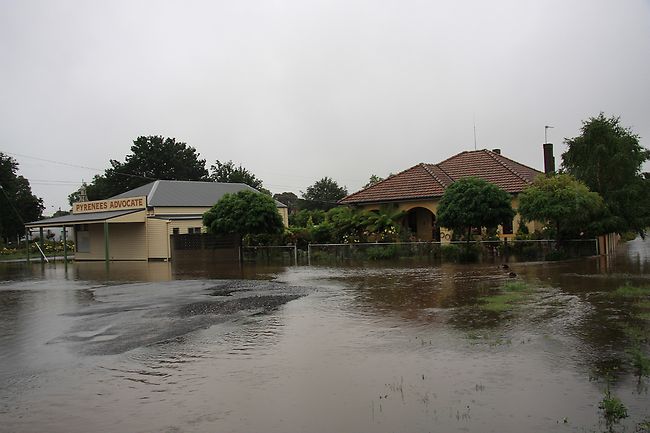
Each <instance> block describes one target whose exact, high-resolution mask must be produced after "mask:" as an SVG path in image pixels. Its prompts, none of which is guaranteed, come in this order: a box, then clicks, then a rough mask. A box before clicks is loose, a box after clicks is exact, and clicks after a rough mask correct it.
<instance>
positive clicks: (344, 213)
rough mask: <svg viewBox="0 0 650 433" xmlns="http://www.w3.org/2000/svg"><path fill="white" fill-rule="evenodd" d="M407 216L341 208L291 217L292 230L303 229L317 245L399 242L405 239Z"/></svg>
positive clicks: (385, 211) (302, 211)
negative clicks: (405, 220)
mask: <svg viewBox="0 0 650 433" xmlns="http://www.w3.org/2000/svg"><path fill="white" fill-rule="evenodd" d="M403 217H404V213H403V212H401V211H398V210H396V209H393V208H385V209H379V210H376V211H362V210H357V209H353V208H350V207H345V206H339V207H335V208H333V209H330V210H329V211H327V212H324V211H322V210H314V211H308V210H305V209H303V210H301V211H300V212H298V213H296V214H295V215H290V216H289V224H290V226H291V228H292V230H295V231H298V230H297V229H299V228H300V229H303V232H305V233H309V239H308V240H307V242H309V241H311V242H313V243H328V242H333V243H352V242H395V241H399V240H401V237H402V235H403V233H402V232H403V229H402V225H401V220H402V219H403Z"/></svg>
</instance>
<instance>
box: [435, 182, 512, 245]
mask: <svg viewBox="0 0 650 433" xmlns="http://www.w3.org/2000/svg"><path fill="white" fill-rule="evenodd" d="M511 201H512V197H510V194H508V193H507V192H505V191H504V190H502V189H501V188H499V187H498V186H496V185H494V184H493V183H490V182H487V181H485V180H483V179H479V178H476V177H466V178H463V179H460V180H458V181H456V182H454V183H453V184H451V186H449V188H447V189H446V190H445V193H444V194H443V196H442V198H441V199H440V203H439V204H438V216H437V221H438V224H440V225H441V226H443V227H447V228H450V229H453V230H458V231H461V232H462V231H464V232H465V233H467V241H468V242H469V240H470V237H471V233H472V228H482V227H485V228H488V227H496V226H498V225H499V224H504V223H507V222H509V221H512V218H513V217H514V216H515V211H514V210H513V209H512V205H511Z"/></svg>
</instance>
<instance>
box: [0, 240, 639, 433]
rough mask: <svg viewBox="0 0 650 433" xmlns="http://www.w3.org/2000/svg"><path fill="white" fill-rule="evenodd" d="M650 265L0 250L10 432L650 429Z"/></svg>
mask: <svg viewBox="0 0 650 433" xmlns="http://www.w3.org/2000/svg"><path fill="white" fill-rule="evenodd" d="M649 271H650V242H643V241H641V240H636V241H633V242H630V243H628V244H627V245H625V246H624V247H622V249H621V250H620V252H619V254H618V255H617V256H616V257H614V258H611V259H605V258H589V259H580V260H575V261H567V262H561V263H560V262H557V263H510V264H508V267H507V268H506V267H503V266H501V265H500V264H481V265H453V264H443V265H435V266H425V265H421V266H413V265H410V266H409V265H400V266H397V265H394V266H390V265H377V264H372V265H367V266H345V267H324V266H311V267H308V266H301V267H261V266H258V267H254V266H247V267H245V268H243V269H240V268H232V267H230V268H224V267H215V266H214V265H209V264H197V265H193V266H190V265H188V264H184V265H182V266H181V265H180V264H176V265H174V264H168V263H149V264H145V263H115V264H111V265H110V267H109V268H108V269H107V268H106V267H105V265H104V264H103V263H80V264H75V265H69V266H68V268H67V269H66V268H64V267H63V265H62V264H61V263H58V264H56V266H53V265H45V266H41V265H40V264H36V265H31V266H27V265H25V264H0V280H1V282H0V430H2V431H8V432H44V431H47V432H89V431H92V432H118V431H119V432H221V431H223V432H455V431H461V432H544V431H554V432H601V431H607V430H608V429H609V428H611V429H612V430H613V431H627V432H635V431H648V425H647V422H648V421H650V395H649V394H648V386H647V384H648V382H649V381H650V378H648V377H644V374H648V373H650V371H646V370H644V369H643V368H644V365H645V364H644V362H650V361H648V359H647V356H648V355H649V354H650V348H649V347H648V330H649V329H650V292H649V291H648V287H650V273H649ZM511 273H512V274H511ZM646 368H647V369H648V370H650V364H648V365H646ZM607 390H609V392H610V396H611V397H612V398H613V397H616V398H618V399H620V401H621V402H622V403H623V404H624V409H625V410H626V412H627V414H628V417H626V418H622V419H621V420H620V422H614V421H617V420H616V419H614V418H611V417H610V421H611V423H610V425H607V423H606V421H605V419H604V417H603V416H602V412H603V411H602V410H601V409H599V405H601V401H602V400H603V398H604V396H605V393H606V391H607ZM612 401H613V400H610V401H609V403H611V402H612ZM608 407H610V408H611V406H608ZM619 409H620V407H619ZM610 414H611V411H610ZM619 414H620V413H619Z"/></svg>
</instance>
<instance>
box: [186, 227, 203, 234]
mask: <svg viewBox="0 0 650 433" xmlns="http://www.w3.org/2000/svg"><path fill="white" fill-rule="evenodd" d="M187 233H189V234H200V233H201V227H189V228H188V229H187Z"/></svg>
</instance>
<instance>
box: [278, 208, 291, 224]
mask: <svg viewBox="0 0 650 433" xmlns="http://www.w3.org/2000/svg"><path fill="white" fill-rule="evenodd" d="M278 212H280V216H281V217H282V224H284V226H285V227H289V208H287V207H279V208H278Z"/></svg>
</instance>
